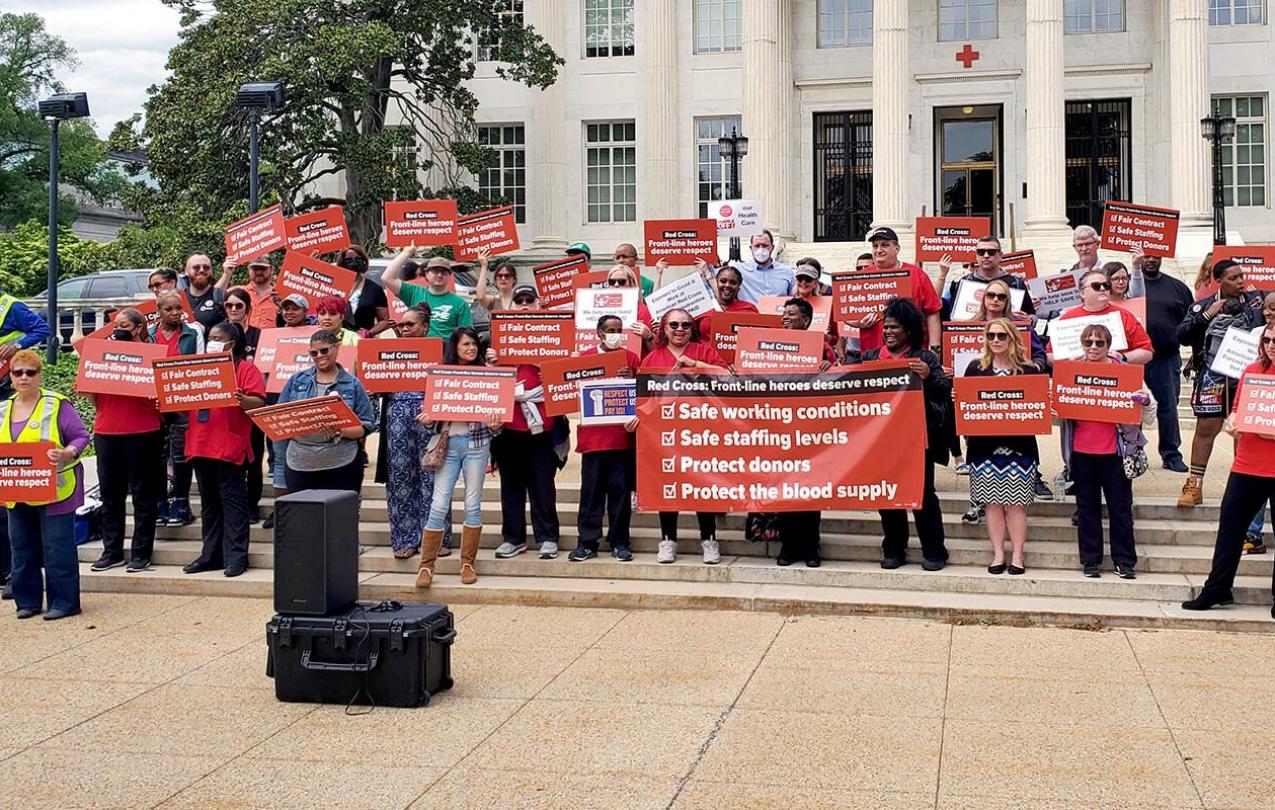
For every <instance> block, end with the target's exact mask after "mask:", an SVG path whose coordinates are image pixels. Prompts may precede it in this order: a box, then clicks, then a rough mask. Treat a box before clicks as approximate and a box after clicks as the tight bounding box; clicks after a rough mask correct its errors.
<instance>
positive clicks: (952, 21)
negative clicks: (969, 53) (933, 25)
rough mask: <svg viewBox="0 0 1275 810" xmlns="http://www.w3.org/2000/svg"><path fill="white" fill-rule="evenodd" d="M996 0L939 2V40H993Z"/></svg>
mask: <svg viewBox="0 0 1275 810" xmlns="http://www.w3.org/2000/svg"><path fill="white" fill-rule="evenodd" d="M995 37H996V0H939V39H940V40H957V41H960V40H965V39H995Z"/></svg>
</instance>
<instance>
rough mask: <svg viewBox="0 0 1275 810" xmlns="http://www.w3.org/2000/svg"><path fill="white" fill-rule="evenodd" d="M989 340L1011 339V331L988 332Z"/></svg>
mask: <svg viewBox="0 0 1275 810" xmlns="http://www.w3.org/2000/svg"><path fill="white" fill-rule="evenodd" d="M987 339H988V340H1009V332H988V333H987Z"/></svg>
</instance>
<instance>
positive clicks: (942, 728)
mask: <svg viewBox="0 0 1275 810" xmlns="http://www.w3.org/2000/svg"><path fill="white" fill-rule="evenodd" d="M955 646H956V625H953V624H949V625H948V626H947V677H945V678H944V679H943V713H942V715H941V717H940V718H939V761H938V768H937V769H936V770H937V771H938V772H937V773H936V774H935V780H934V806H935V808H937V807H938V806H939V795H940V794H941V793H942V792H943V746H944V743H946V742H947V697H948V694H949V693H950V692H951V689H952V648H953V647H955Z"/></svg>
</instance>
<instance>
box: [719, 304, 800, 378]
mask: <svg viewBox="0 0 1275 810" xmlns="http://www.w3.org/2000/svg"><path fill="white" fill-rule="evenodd" d="M714 317H716V316H714ZM823 349H824V342H823V333H822V332H812V331H806V330H797V329H767V328H764V327H758V326H745V327H744V328H743V329H740V330H739V342H738V344H737V345H736V347H735V367H736V368H737V369H738V370H739V372H740V373H741V374H788V373H793V372H810V371H818V370H819V364H820V363H822V362H823Z"/></svg>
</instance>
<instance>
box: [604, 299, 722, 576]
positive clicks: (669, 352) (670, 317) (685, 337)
mask: <svg viewBox="0 0 1275 810" xmlns="http://www.w3.org/2000/svg"><path fill="white" fill-rule="evenodd" d="M697 338H698V336H697V335H696V333H695V321H693V320H691V314H690V313H689V312H687V311H686V310H684V309H670V310H669V311H668V312H665V313H664V317H663V318H661V319H660V328H659V331H657V332H656V333H655V348H654V349H652V350H651V353H650V354H648V355H647V356H646V357H644V358H642V365H641V366H640V367H639V369H638V370H639V371H646V372H652V373H665V374H672V373H689V374H694V373H695V372H697V371H700V372H705V371H707V372H712V373H720V372H725V371H728V369H727V368H726V361H725V360H723V359H722V356H721V355H720V354H718V353H717V350H716V349H714V348H713V347H712V345H711V344H709V343H706V342H700V341H699V340H698V339H697ZM636 423H637V417H636V416H635V417H633V423H632V424H633V425H634V426H635V427H636ZM695 516H696V518H697V519H698V520H699V539H700V549H701V551H702V552H703V554H704V563H705V564H706V565H716V564H717V563H719V562H721V559H722V555H721V550H720V548H719V546H718V544H717V514H716V513H714V512H696V513H695ZM627 550H628V549H627V548H626V549H625V551H627ZM615 556H616V557H617V558H619V559H621V560H623V559H624V557H621V556H620V553H619V552H618V551H617V552H615ZM676 559H677V512H660V543H659V547H658V553H657V556H656V560H657V561H658V562H662V563H671V562H673V561H674V560H676Z"/></svg>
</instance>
